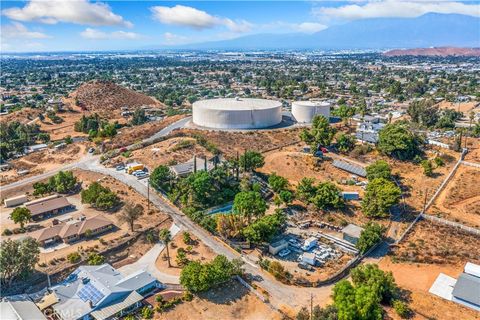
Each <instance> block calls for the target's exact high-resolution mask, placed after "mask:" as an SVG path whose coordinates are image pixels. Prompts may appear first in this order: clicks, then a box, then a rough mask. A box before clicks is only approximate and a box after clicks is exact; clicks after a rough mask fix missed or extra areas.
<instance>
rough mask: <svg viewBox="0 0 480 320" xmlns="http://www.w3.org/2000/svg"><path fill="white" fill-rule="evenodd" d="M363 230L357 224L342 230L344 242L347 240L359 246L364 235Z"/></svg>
mask: <svg viewBox="0 0 480 320" xmlns="http://www.w3.org/2000/svg"><path fill="white" fill-rule="evenodd" d="M362 231H363V228H362V227H359V226H357V225H355V224H349V225H347V226H346V227H345V228H343V229H342V235H343V240H346V241H348V242H350V243H352V244H357V242H358V239H360V235H361V234H362Z"/></svg>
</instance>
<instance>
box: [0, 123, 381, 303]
mask: <svg viewBox="0 0 480 320" xmlns="http://www.w3.org/2000/svg"><path fill="white" fill-rule="evenodd" d="M189 120H190V118H189V117H188V118H184V119H181V120H179V121H177V122H175V123H173V124H171V125H169V126H167V127H165V128H164V129H162V130H161V131H159V132H158V133H156V134H155V135H154V136H152V137H150V138H147V139H145V140H144V141H153V140H154V139H158V138H159V137H163V136H166V135H168V134H169V133H170V132H172V131H173V130H175V129H178V128H181V127H183V126H184V125H185V124H186V123H187V122H188V121H189ZM74 168H79V169H83V170H89V171H94V172H98V173H101V174H104V175H109V176H112V177H113V178H115V179H117V180H119V181H121V182H123V183H124V184H126V185H128V186H130V187H132V188H134V189H135V190H136V191H137V192H138V193H139V194H141V195H143V196H145V197H147V195H148V194H149V195H150V201H151V203H152V204H153V205H155V206H156V207H157V208H158V209H159V210H161V211H163V212H164V213H166V214H169V215H170V216H171V217H172V219H173V222H174V224H173V225H172V228H174V229H172V231H174V232H178V230H180V229H182V230H189V231H190V232H191V233H193V234H194V235H195V236H196V237H197V238H199V239H200V240H201V241H202V242H203V243H204V244H205V245H207V246H208V247H210V248H211V249H212V250H213V251H215V252H216V253H217V254H222V255H224V256H226V257H228V258H229V259H235V258H237V259H238V258H239V259H242V260H243V261H244V262H245V264H244V269H245V271H246V272H247V273H250V274H251V275H252V276H254V277H255V278H256V279H260V280H259V281H257V285H258V286H259V287H261V288H263V289H264V290H265V291H266V292H268V295H269V301H270V303H271V304H272V305H273V306H274V307H276V308H277V309H285V308H286V309H290V310H292V309H293V310H298V309H299V308H301V307H303V306H306V305H309V303H310V296H311V295H312V296H313V298H314V304H319V305H322V306H324V305H326V304H327V303H328V302H329V301H330V294H331V289H332V287H333V286H332V285H330V286H324V287H319V288H304V287H296V286H288V285H284V284H282V283H280V282H278V281H276V280H275V279H274V278H273V277H272V276H271V275H270V274H268V273H266V272H264V271H262V270H261V268H259V267H258V266H257V265H255V264H253V263H252V262H251V261H250V260H248V259H246V258H245V257H243V256H242V255H240V254H239V253H238V252H236V251H235V250H233V249H232V248H230V247H229V246H227V245H225V244H224V243H223V242H222V241H221V240H220V239H218V238H216V237H214V236H212V235H211V234H210V233H208V232H207V231H205V230H204V229H203V228H202V227H200V226H198V225H197V224H195V223H193V222H192V221H191V220H190V219H189V218H188V217H186V216H185V215H184V214H183V213H182V212H181V211H180V210H179V209H178V208H176V207H175V206H173V205H171V204H170V203H169V202H168V201H166V200H165V199H163V198H161V197H160V196H159V195H158V194H157V193H156V192H150V193H149V192H148V190H147V183H146V180H137V179H136V178H135V177H134V176H131V175H127V174H125V173H124V172H120V171H116V170H115V169H114V168H106V167H104V166H103V165H101V164H100V162H99V156H92V155H87V156H85V157H84V158H82V159H81V160H80V161H78V162H76V163H72V164H68V165H65V166H62V167H60V168H58V169H56V170H52V171H49V172H46V173H43V174H41V175H38V176H35V177H30V178H26V179H24V180H22V181H18V182H15V183H12V184H10V185H6V186H3V187H2V190H8V189H12V188H16V187H19V186H22V185H26V184H30V183H33V182H36V181H39V180H42V179H45V178H47V177H49V176H52V175H54V174H55V173H57V172H58V171H60V170H69V169H74ZM177 229H178V230H177ZM172 234H173V232H172ZM162 250H163V246H162V245H161V244H157V245H155V246H154V248H153V249H152V250H150V251H148V252H147V253H146V254H145V255H144V256H143V257H142V258H140V259H139V260H138V261H137V262H135V263H133V264H131V265H128V266H124V267H123V268H122V269H121V270H120V271H121V272H124V273H126V274H128V273H131V272H132V270H138V269H146V270H148V271H149V272H151V273H152V274H153V275H154V276H156V277H158V278H159V279H160V280H161V281H164V282H168V283H178V279H177V277H174V276H170V275H166V274H164V273H161V272H160V271H159V270H158V269H156V268H155V259H156V258H157V257H158V255H159V254H160V253H161V251H162ZM373 259H375V258H373ZM152 261H153V263H152Z"/></svg>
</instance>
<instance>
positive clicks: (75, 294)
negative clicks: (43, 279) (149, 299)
mask: <svg viewBox="0 0 480 320" xmlns="http://www.w3.org/2000/svg"><path fill="white" fill-rule="evenodd" d="M162 287H163V286H162V284H161V283H160V282H158V281H157V280H156V279H155V278H154V277H153V276H152V275H151V274H149V273H148V272H146V271H143V270H139V271H137V272H135V273H133V274H131V275H129V276H124V275H122V274H121V273H120V272H118V271H117V270H115V269H114V268H113V267H112V266H111V265H109V264H103V265H100V266H81V267H79V268H78V269H76V270H75V271H74V272H73V273H72V274H70V275H69V276H68V278H67V279H66V280H65V281H63V282H61V283H59V284H57V285H55V286H53V287H52V288H51V291H52V292H53V293H54V294H55V296H56V298H57V299H58V302H57V303H55V304H53V305H52V306H51V308H52V309H53V311H54V313H55V314H56V316H57V317H58V319H61V320H77V319H82V320H87V319H96V320H107V319H117V318H119V317H122V316H125V315H126V314H128V313H129V312H131V311H133V310H135V309H137V308H139V307H140V306H141V305H142V300H143V299H144V298H145V297H146V296H148V295H150V294H151V293H153V291H155V290H156V289H157V288H162Z"/></svg>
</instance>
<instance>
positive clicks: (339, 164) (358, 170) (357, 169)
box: [333, 160, 367, 178]
mask: <svg viewBox="0 0 480 320" xmlns="http://www.w3.org/2000/svg"><path fill="white" fill-rule="evenodd" d="M333 166H334V167H335V168H338V169H342V170H345V171H347V172H350V173H353V174H356V175H357V176H360V177H364V178H365V177H366V176H367V171H366V170H365V169H364V168H362V167H361V166H357V165H354V164H351V163H348V162H345V161H342V160H333Z"/></svg>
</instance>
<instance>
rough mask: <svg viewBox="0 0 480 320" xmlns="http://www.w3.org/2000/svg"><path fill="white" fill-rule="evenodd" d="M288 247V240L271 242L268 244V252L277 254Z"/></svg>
mask: <svg viewBox="0 0 480 320" xmlns="http://www.w3.org/2000/svg"><path fill="white" fill-rule="evenodd" d="M287 248H288V242H287V241H285V240H280V241H277V242H274V243H270V244H269V245H268V252H270V254H272V255H276V254H277V253H279V252H280V251H282V250H283V249H287Z"/></svg>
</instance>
